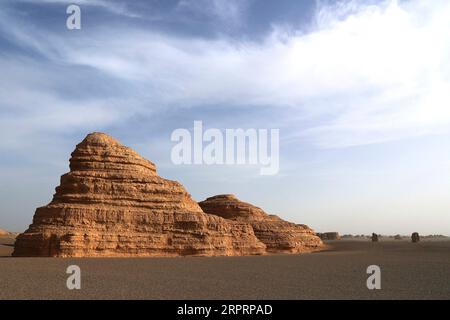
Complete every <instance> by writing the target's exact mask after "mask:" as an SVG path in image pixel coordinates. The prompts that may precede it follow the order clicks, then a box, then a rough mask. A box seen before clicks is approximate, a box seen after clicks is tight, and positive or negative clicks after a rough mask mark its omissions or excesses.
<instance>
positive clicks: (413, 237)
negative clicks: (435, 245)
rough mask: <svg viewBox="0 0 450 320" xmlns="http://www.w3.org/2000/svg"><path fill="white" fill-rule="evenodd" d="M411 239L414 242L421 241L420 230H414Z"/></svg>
mask: <svg viewBox="0 0 450 320" xmlns="http://www.w3.org/2000/svg"><path fill="white" fill-rule="evenodd" d="M411 241H412V242H413V243H416V242H419V241H420V236H419V233H418V232H413V234H412V235H411Z"/></svg>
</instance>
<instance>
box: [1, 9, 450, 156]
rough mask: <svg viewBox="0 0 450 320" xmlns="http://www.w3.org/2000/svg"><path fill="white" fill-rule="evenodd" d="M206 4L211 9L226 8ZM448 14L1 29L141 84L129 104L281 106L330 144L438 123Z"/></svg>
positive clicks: (442, 111)
mask: <svg viewBox="0 0 450 320" xmlns="http://www.w3.org/2000/svg"><path fill="white" fill-rule="evenodd" d="M47 1H50V0H47ZM54 1H56V0H54ZM214 3H215V4H214V6H217V8H218V9H217V10H216V11H217V12H218V13H217V14H219V15H223V17H224V18H225V17H227V16H230V15H231V16H234V15H235V13H234V12H235V9H226V8H225V9H224V8H223V7H221V6H219V5H218V3H221V2H217V3H216V2H214ZM232 3H234V2H232ZM230 5H231V4H230ZM180 6H185V7H186V6H191V8H192V6H194V5H193V3H191V2H189V3H188V2H186V1H182V2H181V3H180ZM195 6H197V5H195ZM208 10H210V9H208ZM236 10H238V9H236ZM449 13H450V4H449V3H448V2H447V1H439V0H437V1H433V2H427V3H424V2H421V1H409V2H405V3H403V2H402V3H400V4H399V3H398V2H397V1H386V2H382V3H380V4H377V5H364V4H361V2H356V1H344V2H339V7H336V6H332V7H330V6H329V5H320V3H319V6H318V9H317V14H316V19H315V25H316V29H315V31H313V32H310V33H308V34H304V33H300V32H292V31H291V30H289V31H288V30H286V29H284V28H281V27H279V28H274V30H273V32H272V33H271V34H269V35H268V36H267V37H266V38H265V40H264V41H262V42H251V41H242V40H233V39H229V38H218V39H217V38H215V39H201V38H179V37H176V36H169V35H167V34H161V33H157V32H155V31H147V30H143V29H139V28H132V27H129V28H125V29H120V31H119V32H118V31H117V30H113V31H111V29H105V28H99V29H98V30H97V31H95V32H93V33H90V34H89V37H76V38H71V39H70V41H65V39H64V38H61V36H60V35H57V34H50V35H49V34H39V31H37V30H32V29H31V28H30V29H27V28H25V29H19V28H12V30H10V31H9V32H14V37H15V39H16V41H19V42H21V45H30V46H31V47H32V48H33V49H37V50H39V51H40V52H41V53H43V54H45V55H47V57H49V59H51V60H52V61H56V62H59V63H64V64H68V65H71V66H84V67H88V68H92V69H94V70H97V71H98V72H99V73H101V74H104V75H105V76H107V77H110V79H111V81H123V82H124V83H128V84H129V85H131V86H132V87H134V89H135V90H136V91H134V92H133V93H136V92H138V93H139V94H140V96H135V97H134V98H136V99H137V100H139V99H141V105H140V107H139V108H138V109H135V110H136V112H142V113H145V112H148V111H147V110H149V111H153V110H154V108H155V106H159V107H177V108H183V107H190V108H192V107H196V106H203V105H220V104H222V105H223V104H228V105H240V106H247V107H252V108H257V107H260V106H271V107H273V108H289V109H291V110H292V114H291V116H290V117H289V118H288V119H285V123H286V126H287V127H288V129H289V130H288V131H290V133H291V135H290V139H291V140H294V141H296V140H297V141H299V140H300V141H310V142H311V143H313V144H315V145H316V146H319V147H325V148H330V147H346V146H353V145H361V144H368V143H377V142H383V141H390V140H396V139H403V138H409V137H413V136H417V135H425V134H436V133H441V132H443V131H444V132H446V131H447V128H448V127H449V125H450V110H449V108H448V107H447V106H448V103H449V101H450V79H449V75H450V72H449V71H450V70H449V65H450V61H449V60H450V54H449V53H450V41H448V30H449V28H450V20H449V19H448V16H449ZM33 39H34V41H33ZM147 103H148V104H147ZM145 105H147V109H146V108H145ZM305 119H306V120H307V123H308V124H307V125H305V124H304V123H305Z"/></svg>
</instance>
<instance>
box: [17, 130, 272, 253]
mask: <svg viewBox="0 0 450 320" xmlns="http://www.w3.org/2000/svg"><path fill="white" fill-rule="evenodd" d="M264 252H265V245H264V244H263V243H262V242H261V241H259V240H258V239H257V238H256V236H255V234H254V231H253V228H252V227H251V226H250V225H249V224H247V223H243V222H240V221H230V220H226V219H224V218H221V217H218V216H214V215H208V214H206V213H204V212H203V211H202V209H201V208H200V207H199V205H198V204H197V203H196V202H195V201H194V200H192V198H191V196H190V195H189V194H188V193H187V192H186V190H185V189H184V188H183V186H182V185H181V184H180V183H178V182H176V181H171V180H166V179H163V178H161V177H159V176H158V174H157V172H156V167H155V165H154V164H153V163H152V162H151V161H149V160H146V159H144V158H143V157H141V156H140V155H139V154H138V153H136V152H135V151H134V150H132V149H131V148H128V147H126V146H123V145H122V144H121V143H120V142H119V141H117V140H116V139H114V138H112V137H110V136H109V135H107V134H104V133H98V132H96V133H91V134H89V135H88V136H87V137H86V138H85V139H84V140H83V141H82V142H81V143H80V144H78V145H77V146H76V148H75V151H74V152H73V153H72V157H71V159H70V172H69V173H66V174H64V175H63V176H62V177H61V183H60V185H59V186H58V187H57V188H56V193H55V195H54V196H53V200H52V201H51V202H50V203H49V204H48V205H46V206H44V207H41V208H38V209H37V210H36V213H35V215H34V218H33V223H32V224H31V225H30V227H29V228H28V230H27V231H25V232H24V233H22V234H20V235H19V236H18V237H17V241H16V244H15V249H14V253H13V255H14V256H55V257H94V256H108V257H113V256H138V257H144V256H180V255H201V256H214V255H228V256H229V255H251V254H262V253H264Z"/></svg>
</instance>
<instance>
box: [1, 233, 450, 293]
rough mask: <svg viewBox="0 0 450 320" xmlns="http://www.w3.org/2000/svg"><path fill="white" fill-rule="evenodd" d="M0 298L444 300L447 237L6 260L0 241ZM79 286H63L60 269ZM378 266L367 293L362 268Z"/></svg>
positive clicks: (449, 276) (448, 274)
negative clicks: (74, 272)
mask: <svg viewBox="0 0 450 320" xmlns="http://www.w3.org/2000/svg"><path fill="white" fill-rule="evenodd" d="M0 243H4V244H6V245H0V255H3V257H1V258H0V299H107V298H109V299H432V298H433V299H450V241H423V242H421V243H418V244H412V243H410V242H408V241H383V242H379V243H371V242H369V241H353V240H348V241H347V240H346V241H343V240H341V241H334V242H328V244H329V250H327V251H323V252H317V253H311V254H302V255H272V256H250V257H211V258H200V257H183V258H131V259H128V258H122V259H116V258H107V259H103V258H94V259H87V258H84V259H58V258H11V257H6V256H7V255H9V254H10V253H11V251H12V247H11V243H12V242H11V241H5V240H4V239H3V241H0ZM71 264H76V265H78V266H79V267H80V268H81V279H82V280H81V281H82V282H81V283H82V284H81V286H82V288H81V290H73V291H70V290H68V289H67V288H66V279H67V277H68V275H67V274H66V273H65V272H66V268H67V266H69V265H71ZM372 264H375V265H378V266H380V268H381V286H382V289H381V290H372V291H371V290H368V289H367V287H366V279H367V277H368V275H367V274H366V268H367V266H369V265H372Z"/></svg>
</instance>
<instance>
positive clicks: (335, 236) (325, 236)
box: [317, 232, 341, 240]
mask: <svg viewBox="0 0 450 320" xmlns="http://www.w3.org/2000/svg"><path fill="white" fill-rule="evenodd" d="M317 236H318V237H319V238H320V239H322V240H339V239H341V237H340V236H339V233H338V232H323V233H317Z"/></svg>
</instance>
